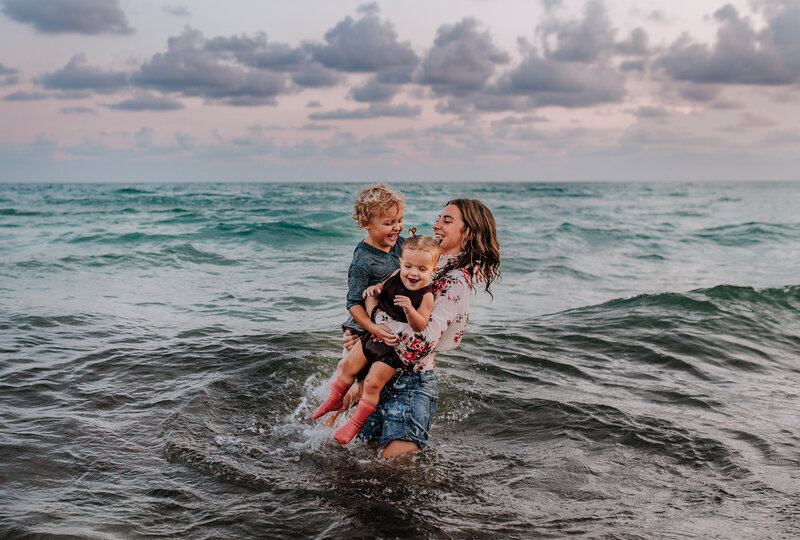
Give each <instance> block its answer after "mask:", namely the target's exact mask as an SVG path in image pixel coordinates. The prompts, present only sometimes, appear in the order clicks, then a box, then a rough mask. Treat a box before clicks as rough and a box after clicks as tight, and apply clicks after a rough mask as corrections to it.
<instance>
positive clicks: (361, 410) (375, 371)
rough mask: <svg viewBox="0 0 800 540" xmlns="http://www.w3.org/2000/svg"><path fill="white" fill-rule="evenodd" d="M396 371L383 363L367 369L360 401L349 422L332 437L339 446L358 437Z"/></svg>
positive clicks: (377, 363)
mask: <svg viewBox="0 0 800 540" xmlns="http://www.w3.org/2000/svg"><path fill="white" fill-rule="evenodd" d="M395 373H397V370H396V369H395V368H393V367H391V366H389V365H387V364H384V363H383V362H375V363H374V364H372V366H371V367H370V368H369V374H367V378H366V379H365V380H364V393H363V394H362V397H361V400H360V401H359V402H358V407H357V408H356V412H355V413H353V416H351V417H350V420H348V421H347V423H346V424H345V425H343V426H342V427H341V428H340V429H339V430H338V431H337V432H336V433H335V434H334V435H333V438H334V439H336V440H337V441H338V442H339V443H341V444H347V443H349V442H350V441H352V440H353V437H355V436H356V435H358V432H359V431H361V428H362V427H363V426H364V422H366V421H367V418H369V415H371V414H372V413H373V411H374V410H375V407H376V406H377V405H378V399H379V398H380V394H381V390H382V389H383V387H384V386H385V385H386V383H387V382H389V379H391V378H392V377H393V376H394V374H395Z"/></svg>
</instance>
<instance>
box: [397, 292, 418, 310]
mask: <svg viewBox="0 0 800 540" xmlns="http://www.w3.org/2000/svg"><path fill="white" fill-rule="evenodd" d="M394 305H396V306H400V307H401V308H403V310H404V311H408V310H409V309H411V308H413V307H414V306H412V305H411V299H410V298H409V297H408V296H403V295H402V294H398V295H397V296H395V297H394Z"/></svg>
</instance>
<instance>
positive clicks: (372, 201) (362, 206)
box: [353, 184, 406, 227]
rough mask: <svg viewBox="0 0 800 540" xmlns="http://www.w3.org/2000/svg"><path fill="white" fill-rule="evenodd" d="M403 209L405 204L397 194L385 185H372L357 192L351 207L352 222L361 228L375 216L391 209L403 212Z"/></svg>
mask: <svg viewBox="0 0 800 540" xmlns="http://www.w3.org/2000/svg"><path fill="white" fill-rule="evenodd" d="M405 207H406V203H405V201H404V200H403V196H402V195H400V193H399V192H397V191H395V190H393V189H392V188H390V187H389V186H388V185H386V184H374V185H371V186H366V187H365V188H363V189H362V190H361V191H359V192H358V195H357V196H356V202H355V204H354V205H353V220H354V221H355V222H356V223H357V224H358V226H359V227H363V226H364V225H366V224H367V223H369V222H370V221H371V220H372V218H374V217H375V216H380V215H381V214H384V213H386V212H387V211H388V210H390V209H392V208H398V209H399V210H403V209H404V208H405Z"/></svg>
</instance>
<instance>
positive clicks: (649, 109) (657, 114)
mask: <svg viewBox="0 0 800 540" xmlns="http://www.w3.org/2000/svg"><path fill="white" fill-rule="evenodd" d="M634 114H635V115H636V116H637V117H638V118H655V119H661V118H667V117H669V116H671V113H670V112H669V111H668V110H667V109H665V108H664V107H653V106H646V107H639V108H638V109H636V110H635V111H634Z"/></svg>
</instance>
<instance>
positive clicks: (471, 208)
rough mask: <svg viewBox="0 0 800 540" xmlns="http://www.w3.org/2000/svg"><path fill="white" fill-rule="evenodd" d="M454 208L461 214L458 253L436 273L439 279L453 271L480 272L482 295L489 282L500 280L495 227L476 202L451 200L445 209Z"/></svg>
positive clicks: (491, 217) (485, 211)
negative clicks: (458, 269) (459, 269)
mask: <svg viewBox="0 0 800 540" xmlns="http://www.w3.org/2000/svg"><path fill="white" fill-rule="evenodd" d="M450 204H452V205H454V206H455V207H456V208H458V209H459V210H460V211H461V217H462V219H463V220H464V230H463V231H462V235H463V240H462V242H461V253H459V254H458V255H456V256H455V257H453V258H452V259H451V260H450V262H449V263H447V265H446V266H445V267H444V268H443V269H441V270H439V272H438V274H437V275H439V276H443V275H444V274H446V273H447V272H449V271H450V270H453V269H454V268H470V269H472V270H473V273H474V272H475V269H479V270H480V274H481V277H482V279H483V281H484V283H485V284H486V292H488V293H489V294H490V295H491V294H492V292H491V291H490V290H489V287H490V286H491V285H492V282H494V281H495V280H498V279H500V269H499V266H500V244H499V242H498V241H497V227H496V226H495V223H494V216H493V215H492V212H491V211H490V210H489V209H488V208H487V207H486V205H485V204H483V203H482V202H481V201H479V200H477V199H453V200H452V201H449V202H448V203H447V204H446V205H445V206H447V205H450Z"/></svg>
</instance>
